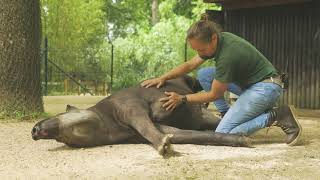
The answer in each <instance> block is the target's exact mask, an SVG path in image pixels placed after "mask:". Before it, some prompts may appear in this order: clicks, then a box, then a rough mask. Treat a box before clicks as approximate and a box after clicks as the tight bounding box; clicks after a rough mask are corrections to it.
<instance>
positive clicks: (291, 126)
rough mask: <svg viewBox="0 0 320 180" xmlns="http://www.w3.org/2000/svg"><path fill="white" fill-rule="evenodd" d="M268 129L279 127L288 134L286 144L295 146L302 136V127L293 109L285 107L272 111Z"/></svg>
mask: <svg viewBox="0 0 320 180" xmlns="http://www.w3.org/2000/svg"><path fill="white" fill-rule="evenodd" d="M270 113H271V116H270V119H269V123H268V125H267V126H268V127H270V126H278V127H281V129H282V130H283V131H284V132H285V133H286V134H287V140H286V143H287V144H288V145H289V146H294V145H295V144H296V143H297V142H298V140H299V137H300V135H301V132H302V127H301V125H300V123H299V121H298V119H297V118H296V117H295V115H294V113H293V107H291V106H288V105H283V106H281V107H279V108H277V109H273V110H271V111H270Z"/></svg>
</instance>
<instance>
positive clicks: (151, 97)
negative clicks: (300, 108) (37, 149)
mask: <svg viewBox="0 0 320 180" xmlns="http://www.w3.org/2000/svg"><path fill="white" fill-rule="evenodd" d="M200 90H202V88H201V85H200V84H199V82H198V81H197V80H196V79H195V78H193V77H191V76H187V75H185V76H183V77H180V78H177V79H173V80H169V81H167V82H166V83H165V85H164V86H162V87H161V88H156V87H151V88H144V87H141V86H140V85H137V86H134V87H130V88H126V89H122V90H120V91H118V92H116V93H114V94H112V95H110V96H108V97H106V98H104V99H103V100H101V101H100V102H98V103H97V104H96V105H94V106H92V107H89V108H87V109H78V108H76V107H73V106H70V105H68V106H67V110H66V112H64V113H60V114H57V115H56V116H54V117H51V118H48V119H44V120H41V121H39V122H38V123H36V124H35V126H34V127H33V128H32V131H31V134H32V138H33V139H34V140H39V139H55V140H56V141H58V142H62V143H65V144H66V145H68V146H70V147H92V146H99V145H110V144H119V143H151V144H152V146H153V147H154V148H155V149H156V150H157V151H158V152H159V154H161V155H167V154H170V153H172V152H174V151H173V149H172V147H171V144H206V145H227V146H244V147H245V146H250V138H248V137H245V136H241V135H234V134H222V133H215V132H214V129H215V128H216V127H217V125H218V123H219V121H220V118H218V117H216V116H214V114H213V113H211V112H210V111H209V110H207V109H206V108H205V107H204V105H203V104H201V103H192V104H191V103H185V104H180V105H179V106H178V107H176V108H175V109H174V110H172V111H167V110H165V109H164V108H163V107H162V105H163V102H160V101H159V99H160V98H163V97H165V96H166V95H165V94H164V92H165V91H171V92H177V93H179V94H191V93H195V92H198V91H200Z"/></svg>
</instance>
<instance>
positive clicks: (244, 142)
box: [241, 136, 253, 147]
mask: <svg viewBox="0 0 320 180" xmlns="http://www.w3.org/2000/svg"><path fill="white" fill-rule="evenodd" d="M241 138H242V144H241V146H244V147H253V141H252V139H251V138H249V137H246V136H242V137H241Z"/></svg>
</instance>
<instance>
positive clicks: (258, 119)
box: [141, 20, 302, 145]
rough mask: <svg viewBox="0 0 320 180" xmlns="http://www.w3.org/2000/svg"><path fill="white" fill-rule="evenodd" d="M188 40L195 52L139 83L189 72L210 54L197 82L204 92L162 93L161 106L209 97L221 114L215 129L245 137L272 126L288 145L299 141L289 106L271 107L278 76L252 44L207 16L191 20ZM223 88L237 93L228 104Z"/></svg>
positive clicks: (146, 84)
mask: <svg viewBox="0 0 320 180" xmlns="http://www.w3.org/2000/svg"><path fill="white" fill-rule="evenodd" d="M187 40H188V42H189V44H190V46H191V48H192V49H194V50H195V51H197V53H198V55H197V56H195V57H193V58H192V59H191V60H189V61H188V62H185V63H184V64H181V65H180V66H178V67H176V68H174V69H172V70H171V71H169V72H168V73H166V74H164V75H162V76H161V77H158V78H154V79H149V80H146V81H144V82H142V83H141V85H142V86H143V87H146V88H148V87H151V86H156V87H157V88H160V87H161V86H162V85H163V84H164V83H165V81H166V80H169V79H173V78H176V77H178V76H181V75H183V74H186V73H189V72H191V71H192V70H194V69H196V68H197V67H198V66H200V65H201V64H202V63H204V62H205V61H206V60H207V59H211V58H214V61H215V62H216V68H204V69H200V70H199V71H198V80H199V82H200V84H201V86H202V88H203V89H204V90H205V91H206V92H199V93H195V94H187V95H179V94H177V93H175V92H165V94H166V95H167V97H165V98H162V99H161V100H160V101H162V102H163V103H164V104H163V107H164V108H166V110H173V109H174V108H175V107H177V106H178V105H179V104H181V103H186V102H189V103H193V102H212V101H213V102H214V104H215V105H216V107H217V109H218V111H220V113H221V114H222V115H223V118H222V120H221V122H220V124H219V125H218V127H217V128H216V132H219V133H233V134H243V135H250V134H252V133H253V132H255V131H257V130H258V129H261V128H264V127H270V126H271V125H276V126H279V127H281V128H282V130H283V131H284V132H285V133H286V134H287V140H286V142H287V143H288V144H289V145H295V144H296V143H297V142H298V139H299V136H300V134H301V131H302V129H301V126H300V124H299V122H298V121H297V119H296V118H295V116H294V114H293V112H292V109H291V108H290V107H288V106H282V107H280V108H278V109H272V107H273V106H274V105H275V103H276V101H277V100H278V99H279V97H280V95H281V94H282V88H281V85H282V82H281V80H280V76H279V74H278V72H277V71H276V69H275V68H274V67H273V65H272V64H271V63H270V62H269V61H268V60H267V59H266V57H264V56H263V55H262V54H261V53H260V52H259V51H258V50H257V49H256V48H255V47H254V46H253V45H252V44H250V43H249V42H247V41H246V40H244V39H242V38H240V37H238V36H236V35H234V34H231V33H228V32H219V30H218V28H217V27H216V25H215V23H214V22H212V21H209V20H200V21H198V22H196V23H195V24H193V25H192V26H191V27H190V28H189V30H188V32H187ZM226 90H228V91H230V92H232V93H234V94H237V95H239V98H238V100H237V101H236V102H235V104H234V105H233V106H232V107H230V108H229V106H228V104H227V103H226V102H225V100H224V98H223V95H224V92H225V91H226Z"/></svg>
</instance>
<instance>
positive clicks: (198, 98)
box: [186, 92, 220, 103]
mask: <svg viewBox="0 0 320 180" xmlns="http://www.w3.org/2000/svg"><path fill="white" fill-rule="evenodd" d="M186 97H187V101H188V102H191V103H205V102H212V101H215V100H217V99H218V98H220V97H218V96H217V95H216V94H213V93H211V92H198V93H195V94H188V95H186Z"/></svg>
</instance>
